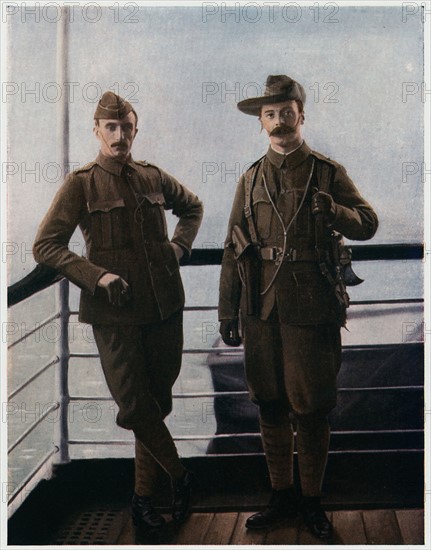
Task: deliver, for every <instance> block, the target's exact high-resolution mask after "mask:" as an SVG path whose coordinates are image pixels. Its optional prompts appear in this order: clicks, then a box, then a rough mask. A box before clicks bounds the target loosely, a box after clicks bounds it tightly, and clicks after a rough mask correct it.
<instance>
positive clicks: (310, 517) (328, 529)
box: [301, 497, 334, 539]
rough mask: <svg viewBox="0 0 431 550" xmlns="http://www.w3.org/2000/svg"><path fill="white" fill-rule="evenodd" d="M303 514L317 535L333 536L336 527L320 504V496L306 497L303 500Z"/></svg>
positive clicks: (319, 536) (311, 530) (320, 536)
mask: <svg viewBox="0 0 431 550" xmlns="http://www.w3.org/2000/svg"><path fill="white" fill-rule="evenodd" d="M301 514H302V517H303V518H304V522H305V524H306V526H307V527H308V529H309V531H310V533H312V534H313V535H314V536H315V537H318V538H319V539H329V538H331V537H332V535H333V534H334V529H333V527H332V524H331V522H330V521H329V519H328V518H327V516H326V514H325V512H324V510H323V508H322V506H321V504H320V497H304V498H303V499H302V502H301Z"/></svg>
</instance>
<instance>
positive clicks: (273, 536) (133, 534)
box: [106, 509, 424, 545]
mask: <svg viewBox="0 0 431 550" xmlns="http://www.w3.org/2000/svg"><path fill="white" fill-rule="evenodd" d="M123 514H124V516H123V520H124V523H123V527H122V529H121V531H120V532H119V534H118V538H117V540H116V541H115V542H114V541H112V542H111V543H114V544H125V545H127V544H178V545H231V544H232V545H295V544H297V545H318V544H322V541H320V540H319V539H316V538H315V537H313V536H312V535H311V534H310V533H309V532H308V531H307V530H306V528H305V526H304V524H303V522H302V520H300V519H296V520H291V521H289V522H288V523H286V524H285V525H284V526H281V527H279V528H278V529H274V530H271V531H261V532H256V531H255V532H253V531H248V530H247V529H245V526H244V524H245V521H246V519H247V517H248V516H249V515H250V513H249V512H221V513H220V512H218V513H194V514H192V515H191V516H190V518H189V519H188V521H187V522H186V523H185V524H184V525H182V526H181V527H179V528H174V527H173V526H172V524H171V523H169V522H168V523H167V525H166V528H165V529H164V531H163V532H161V533H159V534H157V535H152V536H149V535H145V534H143V533H139V532H138V531H136V530H135V529H134V527H133V525H132V522H131V520H130V518H129V514H128V513H127V512H126V511H123ZM328 516H329V518H330V519H331V521H332V522H333V525H334V530H335V535H334V538H333V539H332V540H330V541H328V542H327V544H343V545H347V544H355V545H366V544H386V545H392V544H394V545H395V544H401V545H407V544H423V543H424V520H423V510H420V509H410V510H352V511H333V512H328ZM167 519H168V518H167ZM106 543H108V544H109V542H108V541H106ZM323 544H325V543H323Z"/></svg>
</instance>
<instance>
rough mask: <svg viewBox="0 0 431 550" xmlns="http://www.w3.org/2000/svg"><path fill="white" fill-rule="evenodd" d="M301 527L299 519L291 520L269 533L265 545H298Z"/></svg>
mask: <svg viewBox="0 0 431 550" xmlns="http://www.w3.org/2000/svg"><path fill="white" fill-rule="evenodd" d="M299 525H300V520H299V519H289V520H288V521H287V522H286V523H285V524H284V525H281V526H280V527H278V528H277V529H273V530H271V531H269V532H268V533H267V535H266V538H265V544H274V545H275V544H286V545H289V546H292V545H295V544H298V539H299Z"/></svg>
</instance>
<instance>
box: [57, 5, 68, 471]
mask: <svg viewBox="0 0 431 550" xmlns="http://www.w3.org/2000/svg"><path fill="white" fill-rule="evenodd" d="M68 18H69V13H68V7H66V6H62V7H61V17H60V20H59V21H58V23H57V67H56V70H57V84H58V85H59V86H60V87H61V89H62V95H61V98H60V101H58V102H57V147H58V149H57V161H58V165H59V166H61V167H62V169H63V171H64V175H66V173H67V171H68V166H69V105H68V96H67V94H66V90H65V84H64V83H65V82H67V81H68V56H69V28H68ZM56 302H57V311H59V314H60V339H59V342H58V356H59V359H60V361H59V364H58V369H57V388H58V391H59V403H60V409H59V421H58V424H57V445H58V449H59V454H58V458H57V460H56V462H57V463H60V464H64V463H66V462H69V461H70V457H69V425H68V416H69V415H68V412H69V401H70V396H69V379H68V375H69V358H70V350H69V317H70V309H69V281H67V280H66V279H64V280H62V281H61V282H60V283H59V285H57V295H56Z"/></svg>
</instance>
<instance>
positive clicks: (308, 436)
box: [242, 311, 341, 496]
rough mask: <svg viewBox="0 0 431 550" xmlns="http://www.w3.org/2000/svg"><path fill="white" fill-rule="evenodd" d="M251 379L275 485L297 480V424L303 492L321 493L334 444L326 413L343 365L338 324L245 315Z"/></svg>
mask: <svg viewBox="0 0 431 550" xmlns="http://www.w3.org/2000/svg"><path fill="white" fill-rule="evenodd" d="M242 326H243V336H244V348H245V370H246V379H247V383H248V386H249V390H250V395H251V398H252V400H253V401H254V402H256V403H257V404H258V405H259V413H260V414H259V420H260V428H261V434H262V443H263V448H264V451H265V456H266V460H267V464H268V470H269V474H270V478H271V484H272V487H273V488H274V489H285V488H287V487H290V486H292V484H293V451H294V439H293V427H292V420H293V422H294V424H295V427H296V432H297V452H298V464H299V473H300V478H301V488H302V493H303V495H304V496H320V493H321V487H322V482H323V476H324V472H325V467H326V462H327V456H328V449H329V425H328V421H327V414H328V413H329V412H330V411H331V409H332V408H333V407H334V406H335V404H336V396H337V387H336V377H337V374H338V372H339V369H340V366H341V337H340V328H339V326H338V325H336V324H322V325H304V326H301V325H287V324H284V323H280V322H279V319H278V315H277V312H276V311H274V312H273V313H272V314H271V315H270V317H269V319H268V320H267V321H262V320H261V319H258V318H257V317H253V316H247V317H245V316H244V317H243V318H242Z"/></svg>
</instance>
